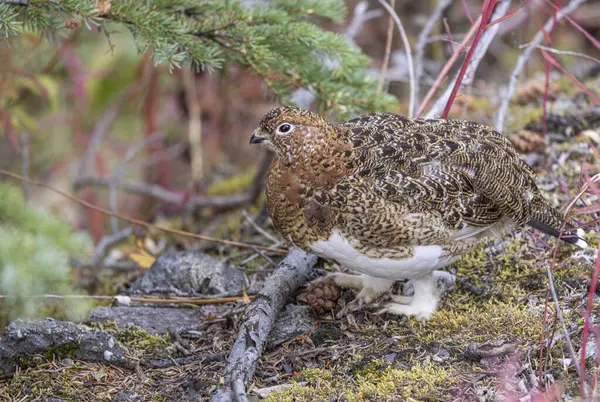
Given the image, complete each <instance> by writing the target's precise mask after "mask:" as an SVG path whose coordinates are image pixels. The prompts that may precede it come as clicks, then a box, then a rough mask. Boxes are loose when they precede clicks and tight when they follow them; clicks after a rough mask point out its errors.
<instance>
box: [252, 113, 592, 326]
mask: <svg viewBox="0 0 600 402" xmlns="http://www.w3.org/2000/svg"><path fill="white" fill-rule="evenodd" d="M254 142H264V143H265V145H266V146H267V147H268V148H269V149H271V150H272V151H273V152H274V153H275V155H276V157H275V159H274V161H273V164H272V165H271V167H270V170H269V173H268V178H267V206H268V210H269V214H270V216H271V218H272V220H273V224H274V226H275V228H276V229H277V230H278V231H279V232H280V233H281V234H282V236H283V237H284V238H285V239H286V241H288V242H289V243H291V244H293V245H295V246H297V247H300V248H303V249H305V250H307V251H309V252H313V253H316V254H319V255H321V256H322V257H325V258H332V259H335V260H336V261H338V262H340V263H341V264H343V265H346V266H347V267H348V268H351V269H354V270H358V271H361V272H363V273H366V274H367V275H362V279H361V280H360V281H359V282H360V283H357V280H354V279H349V278H348V276H347V275H346V276H344V277H343V278H341V277H340V275H338V276H337V277H336V278H334V279H336V282H338V283H340V284H341V285H347V286H351V287H357V288H362V289H363V292H361V293H362V295H361V294H359V297H361V296H362V298H364V299H365V300H367V301H370V300H373V299H374V298H375V297H376V296H377V295H379V294H381V293H382V292H383V291H384V290H385V289H387V288H388V287H389V282H390V280H392V279H400V278H405V279H414V280H421V279H423V278H425V279H427V280H428V281H429V282H431V280H430V279H431V272H433V271H434V270H435V269H437V268H440V267H442V266H444V265H447V264H449V263H451V262H453V261H455V260H456V259H458V258H460V257H461V256H462V255H464V254H465V253H466V252H468V251H469V250H470V249H471V248H472V247H473V246H474V245H475V244H476V243H478V242H479V241H481V240H482V239H484V238H485V237H488V236H490V235H500V234H502V233H505V232H507V231H509V230H513V229H518V228H521V227H523V226H524V225H525V224H529V225H531V226H533V227H534V228H536V229H539V230H542V231H543V232H546V233H549V234H552V235H554V236H557V235H558V233H559V230H560V228H561V225H562V220H563V219H562V216H561V215H560V213H559V212H558V211H557V210H555V209H554V208H553V207H551V206H550V205H549V204H548V203H547V202H546V200H545V199H544V198H543V196H542V195H541V193H540V191H539V189H538V188H537V186H536V183H535V174H534V172H533V171H532V169H531V168H530V167H529V166H528V165H527V164H526V163H525V162H524V161H522V160H521V158H520V157H519V155H518V153H517V152H516V151H515V149H514V147H513V146H512V144H511V143H510V141H509V140H508V139H507V138H505V137H504V136H502V135H501V134H499V133H497V132H496V131H494V130H493V129H492V128H490V127H487V126H485V125H482V124H479V123H474V122H468V121H461V120H446V119H435V120H425V119H408V118H405V117H402V116H399V115H395V114H389V113H377V114H371V115H364V116H361V117H358V118H355V119H352V120H349V121H346V122H344V123H341V124H330V123H328V122H327V121H326V120H324V119H323V118H322V117H320V116H319V115H317V114H314V113H311V112H309V111H307V110H304V109H298V108H291V107H281V108H277V109H274V110H272V111H271V112H269V113H268V114H267V115H265V117H264V118H263V119H262V120H261V122H260V124H259V127H258V128H257V129H256V130H255V131H254V133H253V136H252V139H251V143H254ZM565 240H566V241H569V242H571V243H577V244H578V245H584V242H583V241H582V240H580V239H579V238H578V237H571V238H568V239H565ZM426 246H429V247H426ZM363 257H365V258H363ZM394 264H396V265H394ZM411 264H414V265H415V268H414V269H411V268H410V266H411ZM369 265H372V266H373V267H374V268H373V269H371V268H370V267H369ZM374 278H380V279H382V280H385V282H381V281H380V279H374ZM373 281H374V282H376V283H375V284H373V283H370V282H373ZM378 281H379V282H378ZM379 285H381V286H379ZM425 287H427V286H425ZM368 288H371V289H370V290H369V289H368ZM383 288H385V289H383ZM430 288H431V286H429V290H425V292H430V293H431V289H430ZM416 290H417V289H415V292H416ZM365 292H366V293H367V294H365ZM415 294H416V293H415ZM429 296H431V295H429ZM402 304H406V303H402ZM409 304H410V303H409ZM413 304H414V302H413ZM434 304H435V303H434ZM405 307H406V306H403V308H394V309H391V310H392V312H398V313H402V314H409V315H411V314H413V312H414V311H415V309H414V308H413V309H412V310H411V309H408V310H407V309H406V308H405ZM417 307H418V306H417ZM421 307H422V306H421ZM421 307H418V308H417V309H416V310H417V313H414V314H413V315H417V316H419V317H421V318H427V317H428V316H429V314H430V313H431V312H432V311H433V310H434V309H435V306H433V308H429V310H432V311H427V312H426V313H418V312H419V311H420V310H419V309H421V310H422V308H421ZM409 310H410V311H409Z"/></svg>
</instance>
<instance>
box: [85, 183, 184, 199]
mask: <svg viewBox="0 0 600 402" xmlns="http://www.w3.org/2000/svg"><path fill="white" fill-rule="evenodd" d="M111 186H113V187H116V188H120V189H121V190H125V191H128V192H131V193H134V194H142V195H149V196H151V197H153V198H156V199H158V200H161V201H163V202H168V203H172V204H181V203H182V202H183V200H184V195H183V194H182V193H179V192H176V191H171V190H167V189H165V188H163V187H161V186H159V185H158V184H147V183H141V182H115V180H114V179H112V178H110V177H78V178H77V179H75V180H74V181H73V189H74V190H76V191H77V190H80V189H81V188H84V187H111Z"/></svg>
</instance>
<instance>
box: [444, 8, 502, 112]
mask: <svg viewBox="0 0 600 402" xmlns="http://www.w3.org/2000/svg"><path fill="white" fill-rule="evenodd" d="M497 2H498V0H485V3H483V7H482V11H481V16H482V17H481V22H480V23H479V29H478V30H477V33H476V34H475V38H474V39H473V43H472V44H471V47H470V48H469V52H468V53H467V57H465V61H464V63H463V65H462V67H461V69H460V72H459V73H458V77H457V79H456V82H455V83H454V87H453V88H452V92H451V93H450V98H449V99H448V103H446V107H445V108H444V112H443V113H442V118H443V119H445V118H447V117H448V114H449V113H450V108H451V107H452V103H453V102H454V98H456V94H457V93H458V90H459V88H460V85H461V83H462V80H463V78H464V76H465V72H466V71H467V67H468V66H469V62H470V61H471V58H472V57H473V53H474V52H475V49H476V48H477V44H478V43H479V40H480V39H481V35H483V30H484V28H485V26H486V24H487V23H488V21H489V19H490V16H491V15H492V11H493V10H494V7H495V6H496V3H497Z"/></svg>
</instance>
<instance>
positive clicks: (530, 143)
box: [509, 130, 546, 153]
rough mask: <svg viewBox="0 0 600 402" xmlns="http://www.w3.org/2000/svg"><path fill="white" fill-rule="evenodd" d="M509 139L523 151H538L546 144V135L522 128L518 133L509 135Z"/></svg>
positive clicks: (518, 149)
mask: <svg viewBox="0 0 600 402" xmlns="http://www.w3.org/2000/svg"><path fill="white" fill-rule="evenodd" d="M509 139H510V142H512V144H513V146H514V147H515V149H516V150H517V151H519V152H523V153H529V152H533V151H537V150H540V149H543V148H544V147H545V146H546V143H545V142H544V137H542V136H541V135H540V134H538V133H536V132H533V131H529V130H521V131H519V132H517V133H514V134H512V135H511V136H510V137H509Z"/></svg>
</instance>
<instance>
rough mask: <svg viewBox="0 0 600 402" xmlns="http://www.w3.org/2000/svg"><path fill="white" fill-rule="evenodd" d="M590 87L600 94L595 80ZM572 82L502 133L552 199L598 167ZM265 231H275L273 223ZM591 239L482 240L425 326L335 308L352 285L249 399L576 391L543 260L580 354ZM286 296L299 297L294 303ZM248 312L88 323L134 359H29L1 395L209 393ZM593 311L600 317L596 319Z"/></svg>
mask: <svg viewBox="0 0 600 402" xmlns="http://www.w3.org/2000/svg"><path fill="white" fill-rule="evenodd" d="M561 83H562V84H566V85H565V86H564V88H567V89H563V87H561V85H562V84H561ZM536 85H537V84H536ZM586 85H587V86H588V87H589V88H591V89H592V90H594V91H596V93H598V92H600V77H598V76H596V77H593V78H592V79H590V80H589V81H588V82H587V83H586ZM572 87H573V85H572V84H571V83H570V81H566V82H562V81H560V80H559V81H558V84H557V86H556V89H555V93H553V94H552V95H553V98H554V99H553V101H552V102H550V106H551V107H550V112H551V115H550V120H549V124H548V135H547V136H546V138H543V137H541V135H539V132H540V131H541V129H540V127H541V124H540V120H541V105H540V101H539V99H540V96H539V93H538V94H537V95H536V94H535V91H538V92H539V86H538V87H537V89H536V86H535V85H532V86H530V87H529V88H523V89H522V90H521V95H519V96H520V98H519V99H520V100H519V99H517V101H516V102H515V103H514V104H513V107H511V114H510V116H509V122H508V128H507V129H506V130H505V132H506V134H507V135H509V136H511V138H512V140H513V142H514V143H515V144H516V145H517V147H518V148H519V149H520V150H521V151H523V154H524V155H523V157H524V158H525V159H526V160H527V161H528V162H530V163H531V164H532V166H533V167H534V169H535V170H536V171H537V172H538V175H539V182H538V183H539V185H540V188H541V189H542V190H543V191H544V193H545V195H546V197H547V198H548V199H549V200H550V201H551V202H552V203H553V204H554V205H556V206H564V205H566V204H567V203H568V202H569V201H570V199H571V198H572V197H573V196H574V195H575V194H576V193H577V192H578V189H579V188H580V187H581V185H582V184H583V181H582V178H581V173H580V172H581V168H582V166H586V165H585V164H589V165H592V166H593V165H595V168H596V169H598V166H599V165H600V163H599V157H600V155H598V151H597V149H594V147H595V146H597V145H598V141H599V139H600V110H598V108H597V107H595V108H594V107H592V106H591V105H590V104H589V103H587V102H588V101H586V99H585V97H583V96H581V94H580V93H579V91H578V90H577V89H576V88H572ZM527 91H530V92H533V95H531V96H528V92H527ZM487 99H488V98H487V97H484V96H480V97H478V96H471V97H464V98H461V99H459V102H457V104H458V107H461V108H464V109H465V110H466V113H467V116H468V118H469V119H471V120H476V121H481V122H486V123H491V121H490V120H491V116H493V114H494V113H493V112H494V110H491V109H492V108H493V107H492V106H491V105H490V104H489V101H488V100H487ZM593 116H596V120H595V121H594V118H593ZM525 128H526V129H525ZM591 169H592V168H591ZM588 173H589V174H590V176H592V175H594V174H596V173H598V171H589V172H588ZM561 188H567V189H569V192H570V194H565V193H564V192H563V191H562V190H561ZM240 222H244V218H243V216H242V215H241V214H238V213H234V214H232V215H231V216H230V217H228V218H227V219H225V220H223V221H222V222H221V225H224V226H227V227H228V228H230V227H235V225H239V224H240ZM263 226H264V230H266V231H268V232H269V233H271V234H272V235H273V236H275V234H274V232H273V231H272V230H271V228H270V227H269V226H268V223H267V224H265V225H263ZM228 230H229V229H227V228H226V229H223V230H222V231H223V233H228ZM242 238H243V236H242ZM586 239H587V240H588V242H589V243H590V249H588V250H579V249H576V248H575V247H572V246H570V245H567V244H565V243H560V244H559V245H558V250H557V252H556V257H555V258H553V250H554V245H555V241H554V240H553V239H548V238H546V237H543V238H542V237H541V236H540V235H539V234H536V233H534V232H533V231H531V230H525V231H523V232H522V233H515V234H514V235H512V236H507V237H505V238H503V239H499V240H494V241H490V242H488V243H484V244H482V245H481V246H480V247H478V248H477V249H476V250H475V251H474V252H472V253H471V254H470V255H468V256H467V257H465V258H464V259H462V260H461V261H459V262H457V263H456V264H454V265H453V266H451V267H449V268H448V270H449V271H451V272H453V273H455V274H456V275H457V276H458V277H459V278H461V281H460V283H457V284H455V288H454V289H453V290H451V291H449V292H448V293H447V294H446V295H445V296H444V298H443V300H442V303H441V304H440V306H439V309H438V312H437V313H435V314H434V315H433V317H432V318H431V319H430V320H429V321H428V322H427V323H426V324H422V323H420V322H418V321H416V320H414V319H408V320H407V319H405V318H404V319H403V318H400V317H397V316H393V315H376V314H374V312H375V311H368V310H363V311H355V312H350V313H347V314H345V315H342V316H339V317H338V316H337V315H336V313H337V312H339V310H340V308H341V307H342V306H343V305H344V303H345V302H347V301H349V300H351V299H352V297H353V295H352V293H351V292H344V293H342V295H341V297H340V301H339V303H338V306H337V307H336V310H335V311H333V312H329V313H326V314H324V315H321V316H318V317H316V316H314V317H313V318H314V320H315V324H314V326H315V328H314V330H312V331H309V332H306V333H303V334H300V335H297V336H294V337H292V338H291V339H289V340H286V341H285V342H283V343H280V344H278V345H276V346H271V347H269V348H268V349H267V350H266V351H265V352H264V355H263V357H262V358H261V360H260V362H259V364H258V367H257V370H256V374H255V377H254V380H253V382H252V386H251V387H250V389H249V395H250V397H251V398H253V400H258V399H260V398H262V397H263V396H265V400H267V401H399V400H427V401H450V400H475V401H501V400H521V401H528V400H532V398H533V392H535V390H539V389H544V388H545V386H546V387H548V391H547V392H546V395H547V396H549V397H550V396H551V394H552V393H555V394H556V395H562V398H563V400H569V399H572V398H574V397H575V395H577V394H578V393H579V378H578V375H577V372H576V369H575V367H574V362H573V361H572V358H571V354H570V352H569V350H568V346H567V336H566V334H565V333H564V332H563V330H562V328H561V323H560V320H559V319H558V317H557V311H556V305H555V303H554V301H553V299H552V296H551V293H550V292H549V286H548V279H547V267H550V268H551V270H552V273H553V277H554V287H555V289H556V294H557V296H558V300H559V302H560V310H561V312H562V316H563V319H564V323H565V325H566V328H567V331H568V338H570V340H571V341H572V343H573V347H574V350H575V352H576V353H579V351H580V349H581V346H582V345H581V338H582V336H581V335H582V330H583V326H584V320H583V316H582V311H584V309H585V305H586V300H587V297H588V290H589V286H590V278H591V273H592V270H593V264H594V260H595V258H596V251H595V250H594V249H597V248H598V232H597V228H596V229H595V230H594V229H593V228H592V229H589V230H588V232H587V235H586ZM246 257H247V255H245V254H244V255H237V256H236V255H230V256H229V258H228V259H229V262H230V264H232V265H233V266H236V267H240V268H243V269H244V271H245V272H246V274H247V275H248V276H249V277H251V278H252V282H253V284H252V286H251V290H252V289H255V288H259V287H260V284H261V283H262V280H263V279H264V277H266V275H267V274H268V273H269V269H261V267H262V266H267V267H270V269H271V270H272V267H273V265H272V264H271V263H270V262H269V261H268V260H266V259H265V258H263V256H258V257H257V258H255V259H254V260H253V262H252V263H250V262H246V263H245V265H244V266H243V267H242V266H241V265H240V262H241V261H242V260H244V259H246ZM273 258H275V257H273ZM274 262H277V260H276V259H275V261H274ZM332 269H337V268H336V267H333V266H331V265H329V264H326V263H325V262H323V261H320V262H319V263H318V265H317V268H316V269H315V270H314V272H313V275H312V279H314V278H316V277H318V276H319V275H321V274H323V273H324V272H325V271H326V270H332ZM130 279H131V278H128V280H130ZM120 285H121V286H122V284H120ZM115 289H116V288H115ZM115 291H116V290H115ZM289 303H292V304H301V302H299V301H297V300H296V299H292V300H290V301H289ZM243 307H244V303H243V302H238V303H236V304H227V305H220V306H216V307H215V308H214V309H212V310H210V309H205V310H201V311H200V314H201V315H202V317H203V318H202V319H201V322H200V325H201V327H200V328H201V329H200V330H197V331H191V332H190V333H187V334H185V335H184V334H176V335H173V334H166V335H149V334H148V333H146V332H145V331H144V330H142V329H140V328H138V327H130V328H129V329H122V328H118V327H117V326H116V325H115V324H113V323H110V322H107V323H101V324H98V323H97V324H93V327H94V328H96V329H100V330H103V331H107V332H109V333H111V334H113V335H114V337H115V338H116V340H117V341H118V342H119V343H120V344H121V346H122V347H123V348H124V349H125V350H126V352H127V354H128V356H129V357H130V359H131V360H132V361H135V362H137V364H135V365H134V366H132V367H116V366H110V365H104V364H101V363H90V362H84V361H81V360H78V359H74V358H73V359H72V358H70V357H69V356H65V355H62V354H61V353H60V351H56V353H54V354H50V355H44V356H33V357H32V358H31V359H30V360H29V361H28V362H27V364H23V365H22V367H20V368H19V370H18V371H17V372H16V373H15V374H14V375H13V376H11V377H10V378H5V379H4V380H3V382H2V383H0V400H8V401H13V400H14V401H17V400H36V399H37V400H45V398H49V397H53V398H57V399H59V400H61V399H62V400H69V401H70V400H73V401H75V400H77V401H82V400H84V401H88V400H89V401H92V400H94V401H96V400H118V401H145V400H157V401H162V400H169V401H170V400H179V401H182V400H198V399H200V400H204V399H206V400H208V399H209V398H210V396H211V395H212V394H213V393H214V392H215V391H216V390H217V389H218V387H219V386H220V385H221V383H222V380H223V370H224V368H225V366H226V359H227V354H228V351H229V349H230V347H231V345H232V344H233V342H234V341H235V338H236V336H237V332H238V328H239V324H240V322H241V320H243ZM182 308H183V307H182ZM185 308H189V306H186V307H185ZM595 311H596V312H597V305H596V308H595ZM592 319H593V320H594V321H595V323H596V324H597V323H598V316H597V315H596V314H595V315H593V317H592ZM190 351H191V354H192V355H194V356H205V358H204V359H203V360H200V361H194V362H191V363H187V364H186V361H185V360H181V359H184V358H185V357H186V352H187V353H188V354H189V353H190ZM587 351H588V359H587V360H586V370H585V371H586V376H587V378H588V379H593V378H596V377H597V375H598V364H597V363H596V359H597V358H599V357H598V348H597V344H596V341H595V338H594V337H593V336H591V339H590V342H589V343H588V345H587ZM156 361H171V362H173V364H170V365H169V367H164V368H156V367H151V366H152V365H150V366H149V365H148V364H144V362H156ZM154 366H157V365H156V364H155V365H154ZM271 387H273V388H271ZM596 392H597V391H596ZM511 398H516V399H511ZM548 400H553V399H548Z"/></svg>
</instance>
